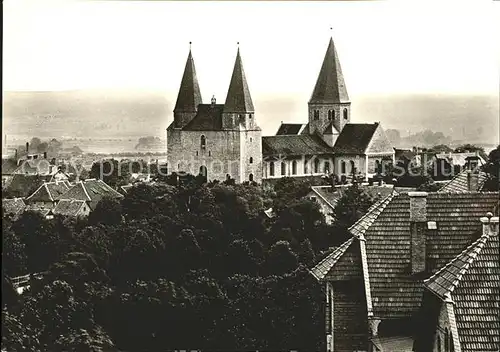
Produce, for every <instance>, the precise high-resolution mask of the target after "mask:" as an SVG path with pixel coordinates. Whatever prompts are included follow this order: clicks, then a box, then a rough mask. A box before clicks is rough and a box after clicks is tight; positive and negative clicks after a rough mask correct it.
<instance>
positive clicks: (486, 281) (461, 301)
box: [425, 218, 500, 352]
mask: <svg viewBox="0 0 500 352" xmlns="http://www.w3.org/2000/svg"><path fill="white" fill-rule="evenodd" d="M496 220H497V221H498V218H497V219H496ZM499 285H500V246H499V237H498V234H492V235H489V234H487V233H486V234H483V235H482V236H481V237H480V238H479V239H478V240H477V241H475V242H474V243H473V244H471V245H470V246H469V247H468V248H466V249H465V250H464V251H463V252H462V253H460V254H459V255H457V256H456V257H455V258H454V259H453V260H451V261H450V262H449V263H448V264H447V265H446V266H444V267H443V268H442V269H441V270H439V271H438V272H437V273H436V274H435V275H433V276H432V277H430V278H429V279H428V280H426V281H425V287H426V288H427V289H429V290H430V291H431V292H433V293H434V294H436V295H437V296H439V297H440V298H442V299H443V300H445V299H447V298H451V299H452V301H453V302H454V313H455V320H456V324H457V330H458V337H459V340H460V345H461V348H462V351H477V352H479V351H498V349H499V348H500V335H499V334H498V331H500V320H499V319H498V317H499V314H500V303H499V302H500V286H499Z"/></svg>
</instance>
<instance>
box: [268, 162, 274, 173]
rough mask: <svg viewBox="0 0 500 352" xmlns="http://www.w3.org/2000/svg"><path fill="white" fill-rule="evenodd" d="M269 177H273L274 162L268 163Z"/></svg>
mask: <svg viewBox="0 0 500 352" xmlns="http://www.w3.org/2000/svg"><path fill="white" fill-rule="evenodd" d="M269 175H270V176H274V161H271V162H270V163H269Z"/></svg>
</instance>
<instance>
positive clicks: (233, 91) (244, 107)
mask: <svg viewBox="0 0 500 352" xmlns="http://www.w3.org/2000/svg"><path fill="white" fill-rule="evenodd" d="M224 112H254V107H253V102H252V97H251V96H250V90H249V89H248V84H247V79H246V77H245V71H244V70H243V63H242V62H241V56H240V49H239V48H238V52H237V54H236V61H235V63H234V69H233V75H232V76H231V83H229V90H228V91H227V96H226V103H225V104H224Z"/></svg>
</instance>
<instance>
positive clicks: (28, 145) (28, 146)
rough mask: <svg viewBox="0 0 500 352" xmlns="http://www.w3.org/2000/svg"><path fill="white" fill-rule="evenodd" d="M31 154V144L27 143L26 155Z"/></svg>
mask: <svg viewBox="0 0 500 352" xmlns="http://www.w3.org/2000/svg"><path fill="white" fill-rule="evenodd" d="M29 152H30V143H29V142H26V154H28V153H29Z"/></svg>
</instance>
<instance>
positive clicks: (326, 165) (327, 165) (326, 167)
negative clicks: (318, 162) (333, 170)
mask: <svg viewBox="0 0 500 352" xmlns="http://www.w3.org/2000/svg"><path fill="white" fill-rule="evenodd" d="M323 171H324V173H325V174H327V175H328V174H329V173H330V162H329V161H325V165H324V166H323Z"/></svg>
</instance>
